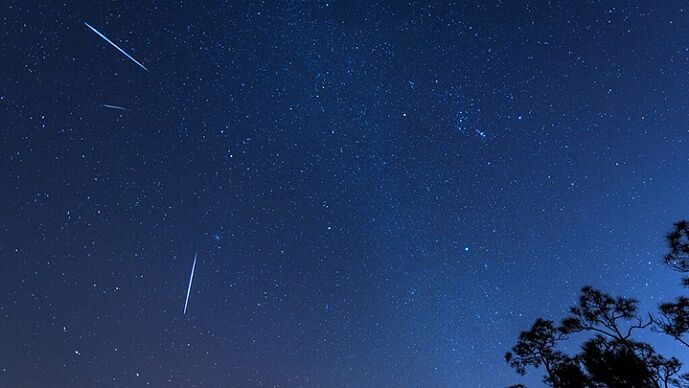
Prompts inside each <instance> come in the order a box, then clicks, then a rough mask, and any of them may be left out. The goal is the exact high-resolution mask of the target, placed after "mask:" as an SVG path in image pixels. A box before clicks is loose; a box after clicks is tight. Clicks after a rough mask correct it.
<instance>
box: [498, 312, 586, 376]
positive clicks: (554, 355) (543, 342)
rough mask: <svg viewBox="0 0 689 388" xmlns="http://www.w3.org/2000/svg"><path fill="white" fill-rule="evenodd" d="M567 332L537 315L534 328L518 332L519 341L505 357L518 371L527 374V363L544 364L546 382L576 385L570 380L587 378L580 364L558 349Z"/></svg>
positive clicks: (528, 364) (529, 365) (530, 365)
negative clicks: (561, 330)
mask: <svg viewBox="0 0 689 388" xmlns="http://www.w3.org/2000/svg"><path fill="white" fill-rule="evenodd" d="M563 339H564V335H563V334H562V333H561V332H560V331H559V330H557V328H555V325H554V324H553V322H552V321H548V320H545V319H537V320H536V322H534V324H533V326H531V329H529V330H527V331H523V332H521V333H520V334H519V339H518V340H517V344H516V345H514V346H513V347H512V351H511V352H508V353H507V354H505V361H507V363H508V364H509V365H510V366H511V367H513V368H514V369H515V370H516V371H517V373H519V374H520V375H524V374H525V373H526V368H527V367H534V368H538V367H540V366H543V368H544V369H545V371H546V376H545V378H544V382H545V383H546V384H549V385H551V386H555V387H577V386H582V385H570V384H569V383H566V382H565V381H564V379H566V381H567V382H574V381H579V380H582V381H587V379H586V376H585V375H584V373H583V372H582V371H581V368H579V366H578V364H577V363H576V362H575V361H574V360H573V359H572V358H570V357H568V356H567V355H566V354H564V353H562V352H560V351H558V350H556V349H555V348H556V346H557V344H558V343H559V342H560V341H562V340H563Z"/></svg>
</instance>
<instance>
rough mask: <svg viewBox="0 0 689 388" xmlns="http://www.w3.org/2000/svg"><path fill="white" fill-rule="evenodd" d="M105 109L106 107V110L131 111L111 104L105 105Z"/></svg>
mask: <svg viewBox="0 0 689 388" xmlns="http://www.w3.org/2000/svg"><path fill="white" fill-rule="evenodd" d="M103 107H104V108H110V109H117V110H129V109H127V108H123V107H121V106H117V105H110V104H103Z"/></svg>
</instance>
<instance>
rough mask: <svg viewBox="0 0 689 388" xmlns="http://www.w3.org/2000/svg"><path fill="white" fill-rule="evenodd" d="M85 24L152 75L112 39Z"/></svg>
mask: <svg viewBox="0 0 689 388" xmlns="http://www.w3.org/2000/svg"><path fill="white" fill-rule="evenodd" d="M84 24H86V27H88V28H90V29H91V31H93V32H95V33H96V34H98V36H100V37H101V38H103V39H105V41H106V42H108V43H110V44H111V45H113V47H115V48H116V49H118V50H120V52H121V53H122V54H124V55H125V56H126V57H127V58H129V59H131V60H132V61H134V63H136V64H137V65H139V66H140V67H141V68H142V69H144V70H146V71H148V72H149V73H150V70H148V69H147V68H146V66H144V65H142V64H141V63H140V62H139V61H137V60H136V59H134V58H133V57H132V56H131V55H129V54H127V52H126V51H124V50H122V49H121V48H120V47H119V46H117V45H116V44H115V43H113V42H112V41H111V40H110V39H108V37H107V36H105V35H103V34H101V33H100V31H98V30H96V29H95V28H93V27H91V25H90V24H88V23H86V22H84Z"/></svg>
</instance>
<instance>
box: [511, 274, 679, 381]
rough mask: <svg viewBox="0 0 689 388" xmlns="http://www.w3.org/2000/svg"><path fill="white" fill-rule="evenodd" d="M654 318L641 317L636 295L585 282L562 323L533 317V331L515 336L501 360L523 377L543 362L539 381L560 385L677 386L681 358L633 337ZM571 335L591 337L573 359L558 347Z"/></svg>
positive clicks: (649, 324)
mask: <svg viewBox="0 0 689 388" xmlns="http://www.w3.org/2000/svg"><path fill="white" fill-rule="evenodd" d="M653 322H654V321H653V320H652V319H651V318H650V317H649V318H648V319H644V318H642V317H641V315H640V314H639V312H638V308H637V301H636V300H635V299H631V298H623V297H619V296H618V297H614V296H611V295H609V294H607V293H604V292H602V291H600V290H597V289H594V288H593V287H590V286H586V287H583V288H582V289H581V295H580V296H579V302H578V304H577V305H576V306H573V307H571V308H570V311H569V314H568V315H567V316H566V317H565V318H564V319H563V320H562V324H561V326H560V327H555V325H554V324H553V322H552V321H549V320H545V319H540V318H539V319H537V320H536V322H535V323H534V324H533V326H532V327H531V329H529V330H527V331H524V332H522V333H521V334H520V335H519V338H518V340H517V343H516V344H515V345H514V346H513V347H512V351H511V352H509V353H507V354H506V355H505V360H506V361H507V363H508V364H509V365H510V366H511V367H513V368H514V369H515V370H516V371H517V373H519V374H521V375H523V374H525V373H526V369H527V367H534V368H538V367H540V366H543V367H544V369H545V371H546V375H545V376H544V379H543V381H544V382H545V383H546V384H548V385H550V386H553V387H559V388H565V387H567V388H574V387H596V388H597V387H609V388H617V387H620V388H622V387H629V388H637V387H638V388H646V387H671V386H681V385H680V384H681V380H680V379H679V378H678V374H679V371H680V369H681V366H682V364H681V363H680V362H679V360H677V359H676V358H674V357H673V358H670V359H667V358H665V357H663V356H662V355H660V354H658V353H656V352H655V350H654V349H653V347H652V346H651V345H649V344H647V343H644V342H639V341H636V340H634V339H633V338H632V337H633V335H634V333H635V332H636V331H638V330H644V329H646V328H648V327H649V326H651V325H652V324H653ZM574 333H582V334H586V333H591V334H593V337H592V338H590V339H588V340H586V341H585V342H584V343H583V345H582V347H581V353H580V354H578V355H575V356H573V357H572V356H569V355H567V354H565V353H563V352H561V351H559V350H557V346H558V345H559V343H560V342H562V341H564V340H566V339H567V336H568V335H569V334H574Z"/></svg>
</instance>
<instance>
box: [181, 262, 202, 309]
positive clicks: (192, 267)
mask: <svg viewBox="0 0 689 388" xmlns="http://www.w3.org/2000/svg"><path fill="white" fill-rule="evenodd" d="M198 255H199V252H198V251H197V252H196V254H195V255H194V264H192V265H191V275H190V276H189V287H187V300H186V301H185V302H184V315H187V304H189V294H190V293H191V282H192V281H193V280H194V270H195V269H196V257H197V256H198Z"/></svg>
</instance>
